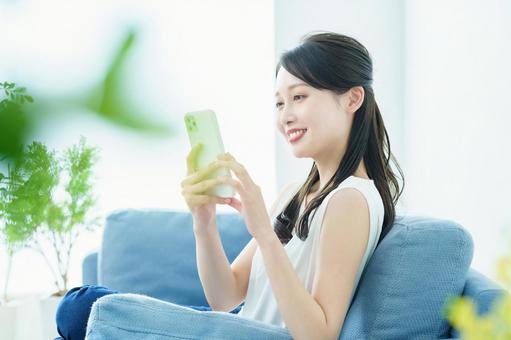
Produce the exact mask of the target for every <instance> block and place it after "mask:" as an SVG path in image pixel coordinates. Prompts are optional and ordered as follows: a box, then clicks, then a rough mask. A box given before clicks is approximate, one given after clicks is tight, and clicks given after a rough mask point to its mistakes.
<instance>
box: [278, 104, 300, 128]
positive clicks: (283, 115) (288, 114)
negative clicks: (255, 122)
mask: <svg viewBox="0 0 511 340" xmlns="http://www.w3.org/2000/svg"><path fill="white" fill-rule="evenodd" d="M293 112H294V111H293V110H292V109H290V108H289V107H288V106H285V107H283V108H282V109H281V110H280V112H279V122H280V124H281V125H282V126H283V127H284V128H285V127H286V126H287V125H289V123H291V122H293V121H294V120H295V119H296V116H295V114H294V113H293Z"/></svg>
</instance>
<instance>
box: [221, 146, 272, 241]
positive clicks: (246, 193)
mask: <svg viewBox="0 0 511 340" xmlns="http://www.w3.org/2000/svg"><path fill="white" fill-rule="evenodd" d="M218 162H219V163H220V165H221V166H223V167H226V168H228V169H230V170H232V171H233V172H234V174H235V175H236V177H237V179H238V180H236V179H234V178H230V177H227V176H225V177H223V179H224V182H222V183H225V184H229V185H231V186H232V187H233V188H234V190H236V192H238V194H239V195H240V200H238V199H237V198H235V197H232V198H231V202H229V203H228V204H229V205H230V206H231V207H233V208H234V209H236V210H237V211H239V212H240V214H241V215H242V216H243V218H244V219H245V223H246V225H247V229H248V232H249V233H250V234H251V235H252V236H253V237H254V238H255V239H258V238H260V237H266V236H267V235H268V233H273V232H274V231H273V228H272V226H271V220H270V216H269V215H268V211H267V210H266V206H265V204H264V199H263V195H262V194H261V189H260V188H259V186H258V185H257V184H255V183H254V181H253V180H252V178H251V177H250V175H249V174H248V172H247V170H246V169H245V167H244V166H243V165H241V164H240V163H239V162H238V161H236V159H234V157H233V156H232V155H231V154H230V153H225V154H221V155H219V156H218Z"/></svg>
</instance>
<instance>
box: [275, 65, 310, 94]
mask: <svg viewBox="0 0 511 340" xmlns="http://www.w3.org/2000/svg"><path fill="white" fill-rule="evenodd" d="M296 84H304V85H307V84H306V83H305V82H304V81H303V80H301V79H300V78H297V77H295V76H294V75H292V74H291V73H289V72H288V71H287V70H286V69H285V68H283V67H281V68H280V70H279V73H278V74H277V79H276V80H275V95H279V94H280V95H282V94H283V93H285V92H286V91H287V90H288V87H289V86H292V85H296Z"/></svg>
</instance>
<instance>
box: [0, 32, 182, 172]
mask: <svg viewBox="0 0 511 340" xmlns="http://www.w3.org/2000/svg"><path fill="white" fill-rule="evenodd" d="M136 39H137V30H136V29H135V28H130V29H128V31H127V33H126V34H125V36H124V38H123V40H122V42H121V44H120V46H119V48H118V49H117V51H116V53H114V57H113V60H112V62H111V63H110V65H109V66H108V68H107V70H106V73H105V76H104V77H103V78H102V79H101V81H100V82H99V83H98V84H96V85H94V86H92V87H91V89H90V90H89V91H85V92H84V93H80V94H73V95H68V96H65V97H64V96H62V97H58V98H49V97H48V98H45V97H38V100H37V102H36V103H34V105H31V106H30V107H23V106H22V104H24V103H25V102H32V101H33V100H32V97H30V96H28V95H26V94H25V92H24V91H25V89H24V88H17V87H15V86H14V87H12V86H13V85H14V84H13V83H8V82H4V83H2V89H3V90H4V91H5V94H6V99H4V101H2V103H3V104H2V106H1V107H0V162H1V161H3V160H5V159H6V158H12V159H16V158H18V157H19V156H20V149H21V144H28V142H27V138H29V136H30V132H31V130H32V129H33V128H35V127H37V125H38V124H40V123H41V122H42V121H43V120H42V118H41V115H42V114H43V113H44V112H54V111H58V108H59V107H61V106H62V105H65V106H66V112H73V114H79V113H80V112H90V111H92V112H95V113H96V114H97V115H99V117H101V118H103V119H104V120H106V121H108V122H111V123H113V124H115V125H117V126H120V127H123V128H127V129H130V130H132V131H134V132H137V133H146V134H151V135H155V136H160V137H168V136H172V135H173V134H174V133H175V132H174V130H173V128H171V127H170V126H169V125H168V124H167V123H165V122H161V121H151V120H150V119H149V118H148V114H147V113H144V112H142V111H141V110H140V109H139V110H137V109H135V108H134V106H133V105H131V104H130V103H129V100H128V99H129V98H127V96H126V95H124V94H123V92H122V85H123V83H125V82H126V80H125V79H123V74H124V73H125V69H126V67H125V64H126V60H127V58H128V57H129V55H130V52H131V51H132V49H133V47H134V45H135V42H136Z"/></svg>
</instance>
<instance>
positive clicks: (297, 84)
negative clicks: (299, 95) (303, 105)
mask: <svg viewBox="0 0 511 340" xmlns="http://www.w3.org/2000/svg"><path fill="white" fill-rule="evenodd" d="M297 86H309V85H307V84H305V83H296V84H293V85H289V86H288V87H287V89H288V90H291V89H294V88H295V87H297ZM279 94H280V93H279V92H278V91H277V92H275V97H277V96H278V95H279Z"/></svg>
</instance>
